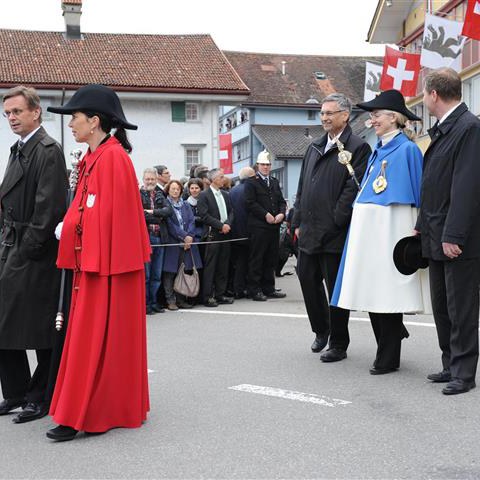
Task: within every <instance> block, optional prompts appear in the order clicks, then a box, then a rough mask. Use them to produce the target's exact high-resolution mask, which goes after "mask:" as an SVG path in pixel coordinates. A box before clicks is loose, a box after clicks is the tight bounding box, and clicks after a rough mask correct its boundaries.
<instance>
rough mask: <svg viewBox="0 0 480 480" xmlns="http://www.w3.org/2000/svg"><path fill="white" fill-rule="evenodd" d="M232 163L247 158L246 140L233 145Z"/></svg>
mask: <svg viewBox="0 0 480 480" xmlns="http://www.w3.org/2000/svg"><path fill="white" fill-rule="evenodd" d="M232 148H233V152H232V155H233V161H234V162H239V161H240V160H245V159H247V158H248V140H242V141H240V142H238V143H236V144H235V145H233V147H232Z"/></svg>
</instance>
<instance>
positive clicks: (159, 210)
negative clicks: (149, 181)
mask: <svg viewBox="0 0 480 480" xmlns="http://www.w3.org/2000/svg"><path fill="white" fill-rule="evenodd" d="M140 198H141V199H142V206H143V209H144V210H152V204H151V200H150V192H149V191H147V190H145V189H144V188H141V189H140ZM172 214H173V209H172V206H171V205H170V203H169V202H168V200H167V199H166V197H165V194H164V193H163V191H162V189H161V188H160V187H156V188H155V198H154V200H153V214H152V213H145V221H146V222H147V227H148V226H149V225H158V226H159V233H160V234H159V237H160V238H161V241H162V243H167V242H168V229H167V218H168V217H169V216H170V215H172ZM148 233H149V234H150V233H152V232H151V230H150V228H149V229H148Z"/></svg>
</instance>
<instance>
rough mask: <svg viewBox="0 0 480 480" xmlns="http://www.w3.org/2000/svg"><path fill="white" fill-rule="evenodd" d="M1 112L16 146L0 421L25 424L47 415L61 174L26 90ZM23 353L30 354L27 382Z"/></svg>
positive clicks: (9, 189)
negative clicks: (15, 137)
mask: <svg viewBox="0 0 480 480" xmlns="http://www.w3.org/2000/svg"><path fill="white" fill-rule="evenodd" d="M3 109H4V114H5V117H6V118H7V119H8V122H9V124H10V128H11V129H12V131H13V133H14V134H15V135H18V136H19V141H18V142H16V143H15V145H14V146H13V147H12V149H11V154H10V159H9V162H8V166H7V170H6V172H5V177H4V179H3V183H2V185H1V186H0V202H1V215H0V228H1V238H0V242H1V245H0V381H1V384H2V393H3V398H4V400H3V401H2V402H1V403H0V415H6V414H8V413H9V412H11V411H13V410H15V409H17V408H18V407H24V408H23V410H22V411H21V412H20V413H18V415H16V416H15V417H14V418H13V422H14V423H24V422H29V421H31V420H36V419H38V418H42V417H44V416H45V415H47V413H48V407H49V401H50V398H48V393H47V383H48V379H49V375H51V376H52V377H53V378H56V372H52V371H51V356H52V347H53V344H54V341H55V336H54V334H55V328H54V322H55V316H56V312H57V307H58V295H59V285H60V271H59V270H58V269H57V268H56V265H55V261H56V258H57V249H58V242H57V241H56V239H55V235H54V231H55V227H56V226H57V224H58V223H59V222H60V221H61V220H62V218H63V216H64V214H65V210H66V197H67V188H68V182H67V171H66V167H65V159H64V156H63V152H62V150H61V148H60V145H58V143H57V142H56V141H55V140H54V139H53V138H51V137H50V136H48V134H47V132H46V131H45V130H44V129H43V127H42V126H41V123H42V109H41V107H40V98H39V96H38V94H37V92H36V91H35V90H34V89H33V88H27V87H23V86H19V87H15V88H12V89H11V90H9V91H7V92H6V93H5V95H4V97H3ZM26 350H35V351H36V356H37V367H36V369H35V372H34V373H33V375H31V374H30V368H29V364H28V357H27V353H26Z"/></svg>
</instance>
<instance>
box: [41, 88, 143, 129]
mask: <svg viewBox="0 0 480 480" xmlns="http://www.w3.org/2000/svg"><path fill="white" fill-rule="evenodd" d="M47 110H48V111H49V112H52V113H61V114H62V115H65V114H69V113H73V112H93V113H103V114H104V115H106V116H107V117H109V118H111V119H112V120H113V123H114V126H115V127H123V128H126V129H128V130H137V128H138V127H137V126H136V125H133V124H132V123H129V122H127V119H126V118H125V114H124V113H123V109H122V104H121V103H120V99H119V98H118V95H117V94H116V93H115V92H114V91H113V90H112V89H111V88H109V87H106V86H105V85H99V84H96V83H91V84H89V85H85V86H84V87H81V88H79V89H78V90H77V91H76V92H75V93H74V95H73V97H72V98H71V99H70V100H69V101H68V102H67V103H66V104H65V105H64V106H63V107H48V108H47Z"/></svg>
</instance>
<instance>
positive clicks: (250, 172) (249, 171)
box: [238, 167, 255, 180]
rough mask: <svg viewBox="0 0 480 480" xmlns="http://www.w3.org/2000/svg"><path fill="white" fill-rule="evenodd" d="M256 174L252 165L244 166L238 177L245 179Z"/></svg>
mask: <svg viewBox="0 0 480 480" xmlns="http://www.w3.org/2000/svg"><path fill="white" fill-rule="evenodd" d="M254 176H255V170H254V169H253V168H252V167H243V168H242V169H240V171H239V172H238V178H240V180H245V179H246V178H250V177H254Z"/></svg>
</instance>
